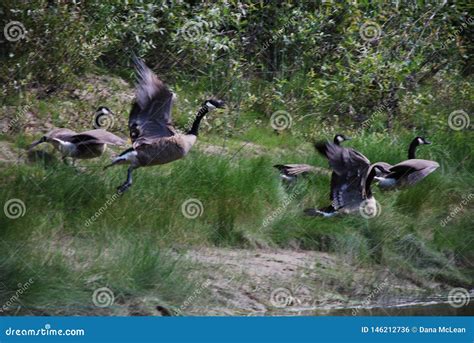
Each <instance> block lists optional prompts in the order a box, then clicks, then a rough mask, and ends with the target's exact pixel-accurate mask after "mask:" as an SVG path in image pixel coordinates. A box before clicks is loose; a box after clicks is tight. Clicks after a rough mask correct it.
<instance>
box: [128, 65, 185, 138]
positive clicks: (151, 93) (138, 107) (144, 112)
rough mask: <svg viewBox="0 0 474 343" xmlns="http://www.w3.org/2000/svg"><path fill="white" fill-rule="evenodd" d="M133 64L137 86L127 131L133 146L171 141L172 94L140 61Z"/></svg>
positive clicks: (172, 130) (172, 129) (173, 132)
mask: <svg viewBox="0 0 474 343" xmlns="http://www.w3.org/2000/svg"><path fill="white" fill-rule="evenodd" d="M134 62H135V70H136V74H137V81H138V82H137V85H136V87H135V97H136V99H135V103H134V104H133V106H132V110H131V112H130V116H129V121H128V128H129V130H130V138H131V139H132V143H134V146H135V145H139V144H142V143H147V142H150V141H152V140H153V139H157V138H161V137H171V136H173V135H175V133H176V132H175V131H174V128H173V127H172V126H171V107H172V104H173V93H172V92H171V91H170V90H169V89H168V87H166V85H165V84H164V83H163V81H161V80H160V79H159V78H158V76H156V74H155V73H153V71H151V69H150V68H148V67H147V66H146V65H145V63H144V62H143V61H142V60H140V59H138V58H135V59H134Z"/></svg>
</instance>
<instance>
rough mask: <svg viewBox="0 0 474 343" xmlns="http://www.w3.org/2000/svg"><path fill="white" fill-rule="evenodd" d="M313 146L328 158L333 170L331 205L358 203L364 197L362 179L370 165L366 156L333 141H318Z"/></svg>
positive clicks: (335, 206) (339, 205)
mask: <svg viewBox="0 0 474 343" xmlns="http://www.w3.org/2000/svg"><path fill="white" fill-rule="evenodd" d="M315 148H316V150H317V151H318V152H319V153H320V154H322V155H323V156H325V157H326V158H327V159H328V161H329V165H330V166H331V168H332V170H333V173H332V176H331V192H330V200H331V202H332V205H333V207H334V208H335V209H339V208H342V207H345V206H351V205H354V204H359V203H360V202H361V201H362V200H363V199H364V195H363V186H364V180H365V178H366V177H367V172H368V170H369V167H370V161H369V160H368V159H367V157H365V156H364V155H363V154H361V153H360V152H358V151H356V150H354V149H350V148H344V147H341V146H338V145H336V144H334V143H327V142H319V143H316V144H315Z"/></svg>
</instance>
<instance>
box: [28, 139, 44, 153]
mask: <svg viewBox="0 0 474 343" xmlns="http://www.w3.org/2000/svg"><path fill="white" fill-rule="evenodd" d="M43 142H45V139H44V137H43V138H41V139H39V140H37V141H36V142H33V143H31V145H30V146H29V147H28V151H31V150H32V149H33V148H34V147H35V146H37V145H38V144H41V143H43Z"/></svg>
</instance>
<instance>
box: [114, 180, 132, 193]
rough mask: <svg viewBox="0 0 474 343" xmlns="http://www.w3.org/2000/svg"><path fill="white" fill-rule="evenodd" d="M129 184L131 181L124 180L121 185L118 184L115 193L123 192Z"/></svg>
mask: <svg viewBox="0 0 474 343" xmlns="http://www.w3.org/2000/svg"><path fill="white" fill-rule="evenodd" d="M131 185H132V184H131V183H129V182H125V183H124V184H123V185H120V186H118V187H117V193H118V194H122V193H125V191H126V190H127V189H129V188H130V186H131Z"/></svg>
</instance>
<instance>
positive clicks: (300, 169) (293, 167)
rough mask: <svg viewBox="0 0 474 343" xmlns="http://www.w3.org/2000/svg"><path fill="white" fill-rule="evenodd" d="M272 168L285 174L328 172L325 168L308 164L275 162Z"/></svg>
mask: <svg viewBox="0 0 474 343" xmlns="http://www.w3.org/2000/svg"><path fill="white" fill-rule="evenodd" d="M273 167H274V168H276V169H278V170H279V171H280V173H282V174H284V175H287V176H294V175H300V174H305V173H328V170H327V169H325V168H319V167H315V166H311V165H309V164H275V165H274V166H273Z"/></svg>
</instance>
